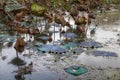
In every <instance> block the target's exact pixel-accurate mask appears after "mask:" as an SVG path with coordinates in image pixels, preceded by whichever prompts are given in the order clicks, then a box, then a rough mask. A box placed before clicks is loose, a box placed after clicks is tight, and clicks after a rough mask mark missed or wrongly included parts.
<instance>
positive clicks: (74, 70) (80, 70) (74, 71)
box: [64, 66, 88, 76]
mask: <svg viewBox="0 0 120 80" xmlns="http://www.w3.org/2000/svg"><path fill="white" fill-rule="evenodd" d="M64 70H65V72H67V73H69V74H71V75H74V76H79V75H81V74H85V73H87V72H88V69H87V68H85V67H80V66H71V67H68V68H65V69H64Z"/></svg>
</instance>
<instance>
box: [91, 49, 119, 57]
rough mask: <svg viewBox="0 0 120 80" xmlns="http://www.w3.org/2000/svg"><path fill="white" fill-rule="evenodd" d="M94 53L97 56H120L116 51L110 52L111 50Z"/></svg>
mask: <svg viewBox="0 0 120 80" xmlns="http://www.w3.org/2000/svg"><path fill="white" fill-rule="evenodd" d="M92 54H93V55H95V56H106V57H118V55H117V54H116V53H114V52H109V51H99V50H96V51H93V52H92Z"/></svg>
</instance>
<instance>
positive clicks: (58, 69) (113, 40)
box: [0, 12, 120, 80]
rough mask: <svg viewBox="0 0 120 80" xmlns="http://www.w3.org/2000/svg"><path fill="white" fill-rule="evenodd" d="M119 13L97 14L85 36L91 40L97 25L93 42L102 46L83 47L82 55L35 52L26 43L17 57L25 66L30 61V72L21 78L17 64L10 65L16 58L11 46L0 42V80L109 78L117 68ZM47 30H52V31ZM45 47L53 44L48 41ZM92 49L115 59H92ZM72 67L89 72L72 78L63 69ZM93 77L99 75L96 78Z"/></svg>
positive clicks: (97, 79)
mask: <svg viewBox="0 0 120 80" xmlns="http://www.w3.org/2000/svg"><path fill="white" fill-rule="evenodd" d="M118 14H120V13H119V12H118V13H116V12H115V13H109V15H107V14H104V15H101V14H100V15H98V19H97V20H96V21H93V23H92V24H91V25H90V27H89V30H88V33H87V37H88V38H91V37H90V34H89V33H90V30H91V29H93V28H94V27H95V24H94V22H96V23H99V24H98V26H97V29H96V33H95V35H94V37H92V39H94V40H95V41H97V42H100V43H101V44H102V45H103V47H102V48H95V49H90V48H88V49H86V48H83V49H84V50H85V52H83V53H81V54H79V55H75V54H73V53H72V52H71V51H69V52H67V53H65V54H66V55H62V54H61V55H62V56H61V55H60V54H49V53H42V52H38V51H37V50H36V47H35V46H33V47H32V48H29V47H30V46H32V43H33V42H29V44H28V46H26V47H25V50H24V52H23V53H20V54H19V55H18V57H19V58H20V59H22V60H23V61H25V62H26V64H25V65H28V64H29V63H30V62H31V61H32V62H33V72H32V73H31V74H25V75H23V76H24V79H15V75H16V74H17V73H16V72H15V71H16V70H18V69H19V67H20V65H15V64H12V63H11V60H13V59H14V58H16V51H15V49H14V47H13V46H14V43H13V45H12V46H8V43H7V42H5V43H0V52H1V53H0V80H80V79H81V80H86V79H91V80H100V79H101V80H105V79H104V78H103V79H102V77H101V76H103V74H102V73H104V74H105V75H107V76H109V75H110V74H111V73H113V72H114V71H115V70H114V69H116V68H120V15H118ZM103 17H104V18H103ZM1 25H2V24H1ZM50 30H51V31H52V30H53V28H51V29H50ZM55 30H56V33H55V34H53V36H52V38H53V39H54V35H55V41H56V42H57V41H59V40H60V37H59V36H60V33H57V31H59V28H58V27H55ZM3 32H4V31H3ZM23 36H24V35H23ZM8 39H9V38H8ZM26 39H28V38H26ZM62 39H64V38H62ZM34 42H38V41H34ZM47 44H53V43H49V42H48V43H47ZM9 45H10V44H9ZM93 50H103V51H110V52H115V53H116V54H117V55H118V57H104V56H94V55H92V54H91V51H93ZM16 64H17V63H16ZM25 65H24V66H25ZM73 65H84V66H86V67H87V68H88V69H89V72H88V73H86V74H83V75H81V76H79V77H75V76H71V75H69V74H68V73H66V72H65V71H64V68H67V67H69V66H73ZM98 68H102V69H105V70H106V73H105V72H104V71H103V72H102V71H99V70H98ZM108 68H112V69H113V70H112V69H110V70H109V69H108ZM107 72H108V73H107ZM118 72H120V71H118ZM96 75H97V76H98V77H97V78H96ZM99 77H101V78H99ZM119 78H120V76H119Z"/></svg>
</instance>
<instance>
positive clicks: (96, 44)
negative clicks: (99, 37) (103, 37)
mask: <svg viewBox="0 0 120 80" xmlns="http://www.w3.org/2000/svg"><path fill="white" fill-rule="evenodd" d="M80 46H81V47H84V48H101V47H103V46H102V44H101V43H99V42H95V41H84V42H81V43H80Z"/></svg>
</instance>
